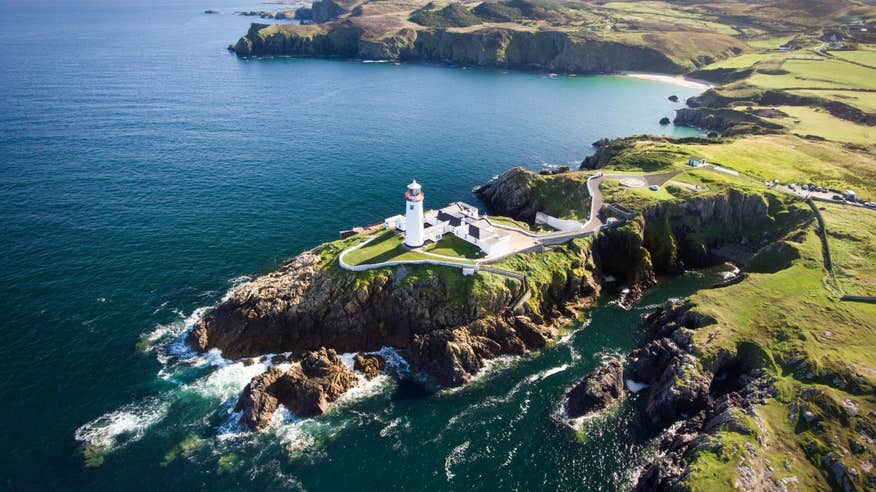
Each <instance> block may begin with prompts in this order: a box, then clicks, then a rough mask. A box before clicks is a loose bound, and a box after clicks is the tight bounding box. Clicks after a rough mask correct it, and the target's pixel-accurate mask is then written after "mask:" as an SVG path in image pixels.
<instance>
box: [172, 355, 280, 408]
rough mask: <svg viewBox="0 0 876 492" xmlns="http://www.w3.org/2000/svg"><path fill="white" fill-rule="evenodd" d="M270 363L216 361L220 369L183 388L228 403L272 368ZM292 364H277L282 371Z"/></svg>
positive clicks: (214, 362)
mask: <svg viewBox="0 0 876 492" xmlns="http://www.w3.org/2000/svg"><path fill="white" fill-rule="evenodd" d="M267 360H268V362H265V363H259V364H250V365H248V366H247V365H245V364H244V363H243V362H228V361H225V360H224V359H220V360H214V361H213V365H217V366H218V368H217V369H216V370H215V371H213V372H211V373H210V374H208V375H207V376H205V377H203V378H201V379H198V380H197V381H195V382H194V383H192V384H189V385H186V386H184V387H183V390H184V391H193V392H195V393H197V394H199V395H201V396H204V397H207V398H218V399H220V400H221V401H227V400H228V399H230V398H231V397H232V396H235V395H238V394H239V393H240V392H241V391H243V388H244V387H245V386H246V385H247V384H248V383H249V382H250V380H252V378H254V377H256V376H258V375H259V374H261V373H263V372H265V370H267V368H268V367H270V366H271V364H270V362H269V361H270V358H268V359H267ZM289 366H291V364H288V363H284V364H277V367H279V368H280V369H284V370H285V369H288V368H289Z"/></svg>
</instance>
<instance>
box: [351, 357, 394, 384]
mask: <svg viewBox="0 0 876 492" xmlns="http://www.w3.org/2000/svg"><path fill="white" fill-rule="evenodd" d="M385 368H386V359H384V358H383V357H381V356H379V355H377V354H363V353H362V352H359V353H358V354H356V357H355V359H353V369H354V370H356V371H361V372H364V373H365V378H366V379H368V380H371V379H374V378H376V377H377V376H378V375H379V374H380V371H382V370H384V369H385Z"/></svg>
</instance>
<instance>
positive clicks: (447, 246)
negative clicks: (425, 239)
mask: <svg viewBox="0 0 876 492" xmlns="http://www.w3.org/2000/svg"><path fill="white" fill-rule="evenodd" d="M423 250H424V251H428V252H429V253H435V254H436V255H444V256H456V257H459V258H468V259H474V258H478V257H480V256H481V254H480V249H478V247H477V246H475V245H473V244H471V243H469V242H467V241H464V240H462V239H460V238H458V237H456V236H454V235H453V234H445V235H444V237H443V238H441V239H440V240H439V241H438V242H437V243H431V244H428V245H426V246H425V247H424V248H423Z"/></svg>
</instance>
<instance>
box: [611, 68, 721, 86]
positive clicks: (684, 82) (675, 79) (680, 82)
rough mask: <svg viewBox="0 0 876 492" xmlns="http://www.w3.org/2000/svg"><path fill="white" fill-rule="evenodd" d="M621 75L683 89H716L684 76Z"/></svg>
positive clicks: (623, 73) (701, 81)
mask: <svg viewBox="0 0 876 492" xmlns="http://www.w3.org/2000/svg"><path fill="white" fill-rule="evenodd" d="M619 73H620V75H623V76H625V77H633V78H635V79H643V80H652V81H655V82H666V83H668V84H674V85H677V86H681V87H688V88H690V89H701V90H704V91H705V90H708V89H711V88H712V87H715V85H714V84H711V83H709V82H706V81H704V80H699V79H691V78H688V77H685V76H683V75H666V74H661V73H656V72H626V71H624V72H619Z"/></svg>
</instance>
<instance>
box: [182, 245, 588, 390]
mask: <svg viewBox="0 0 876 492" xmlns="http://www.w3.org/2000/svg"><path fill="white" fill-rule="evenodd" d="M338 247H339V246H337V245H334V244H332V243H329V244H328V245H325V246H323V247H321V248H319V249H316V250H313V251H308V252H305V253H302V254H300V255H298V256H296V257H295V258H293V259H291V260H290V261H288V262H287V263H285V264H284V265H282V266H281V267H280V268H279V269H277V270H276V271H274V272H272V273H269V274H268V275H265V276H262V277H259V278H257V279H255V280H253V281H251V282H248V283H246V284H243V285H240V286H238V287H237V288H235V289H234V290H233V291H232V292H231V293H230V294H229V296H228V298H227V300H226V301H224V302H223V303H222V304H220V305H219V306H217V307H216V308H214V309H212V310H211V311H209V312H208V313H207V314H206V315H205V316H204V317H203V318H202V319H201V320H200V321H198V322H197V323H196V324H195V326H194V327H193V329H192V331H191V332H190V333H189V335H188V342H189V343H190V344H191V345H192V346H193V347H194V348H196V349H197V350H198V351H201V352H203V351H206V350H210V349H213V348H217V349H220V350H221V351H222V354H223V356H224V357H226V358H230V359H239V358H242V357H253V356H257V355H260V354H264V353H283V352H295V353H297V352H299V351H302V350H318V349H320V348H321V347H327V348H331V349H334V350H337V351H339V352H359V351H366V350H367V351H374V350H378V349H379V348H381V347H383V346H391V347H395V348H397V349H399V350H400V352H401V353H402V355H403V356H404V357H405V358H406V359H407V360H408V361H409V362H410V365H411V369H412V370H413V371H415V372H418V373H422V374H425V375H427V376H429V377H430V378H431V379H432V380H433V381H434V382H435V383H437V384H439V385H443V386H457V385H461V384H464V383H465V382H466V381H468V380H469V379H470V378H471V376H472V375H473V374H475V373H476V372H477V371H478V370H480V368H481V367H483V365H484V359H485V358H491V357H495V356H497V355H500V354H522V353H524V352H526V351H527V350H531V349H538V348H541V347H544V346H545V345H546V344H547V343H548V341H549V340H551V339H552V338H554V337H555V336H556V330H555V329H554V328H553V326H554V325H555V324H556V323H560V322H564V321H565V320H567V319H569V318H572V317H574V316H576V315H577V313H578V312H580V310H581V309H583V308H586V307H588V306H589V305H590V303H592V301H593V300H594V299H595V297H596V295H597V294H598V292H599V286H598V284H597V283H596V281H595V280H594V279H593V278H592V276H590V275H589V274H588V272H589V270H587V269H588V268H592V260H591V259H590V258H589V255H590V251H589V250H584V249H581V248H577V247H575V248H573V247H571V246H569V247H568V248H566V247H563V248H561V249H560V250H559V251H560V252H558V253H548V254H557V255H559V256H560V257H561V258H562V262H561V263H557V265H558V266H554V267H553V268H564V270H563V271H562V272H559V271H558V272H556V274H557V275H559V276H561V277H563V278H565V281H564V282H562V283H558V282H556V278H558V277H557V275H553V276H548V277H549V278H548V279H547V280H545V281H544V282H550V283H544V284H542V283H540V282H542V281H540V280H536V281H534V283H531V284H530V285H531V287H532V288H536V289H539V295H538V297H537V299H538V301H537V302H535V301H533V302H528V303H524V304H523V305H522V309H521V310H519V311H517V312H513V313H512V312H511V308H512V305H513V304H514V303H515V302H516V299H517V298H518V297H519V296H520V295H521V294H522V292H521V290H522V285H521V283H520V282H519V281H512V280H510V279H509V281H507V282H504V283H502V282H499V283H490V284H489V287H486V286H484V287H481V288H480V290H481V291H482V290H483V289H489V292H488V294H487V293H485V294H483V295H480V296H473V295H468V294H467V292H469V291H472V290H475V286H474V284H475V283H478V282H483V280H479V279H480V275H492V274H487V273H484V274H479V275H476V276H471V277H462V276H461V273H460V271H459V270H457V269H452V268H447V267H428V268H427V267H419V266H411V267H405V266H402V267H396V268H386V269H381V270H374V271H372V272H369V274H368V275H367V276H362V275H361V274H357V273H355V272H348V271H345V270H343V269H341V268H339V267H338V266H337V263H336V261H337V260H336V256H337V254H338V251H337V248H338ZM562 265H567V266H568V268H569V269H568V270H565V268H566V266H562ZM460 278H462V279H463V280H462V285H460ZM365 359H367V357H365V356H363V360H362V361H361V367H362V370H363V372H366V374H372V375H373V374H374V364H375V362H374V361H368V360H365ZM376 364H377V366H376V367H377V369H378V370H379V369H380V365H381V364H380V363H379V362H378V363H376Z"/></svg>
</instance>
